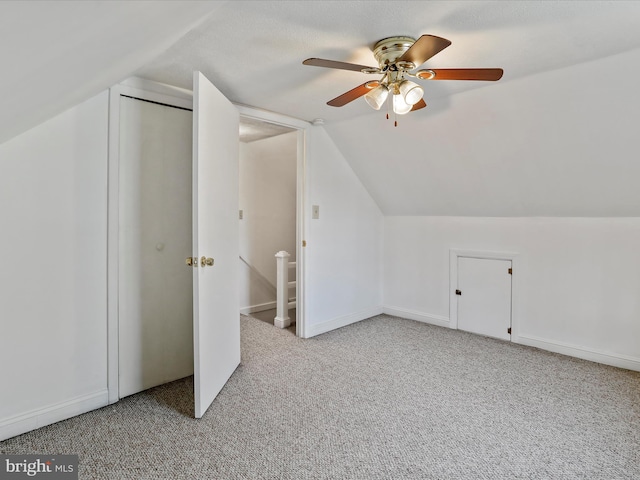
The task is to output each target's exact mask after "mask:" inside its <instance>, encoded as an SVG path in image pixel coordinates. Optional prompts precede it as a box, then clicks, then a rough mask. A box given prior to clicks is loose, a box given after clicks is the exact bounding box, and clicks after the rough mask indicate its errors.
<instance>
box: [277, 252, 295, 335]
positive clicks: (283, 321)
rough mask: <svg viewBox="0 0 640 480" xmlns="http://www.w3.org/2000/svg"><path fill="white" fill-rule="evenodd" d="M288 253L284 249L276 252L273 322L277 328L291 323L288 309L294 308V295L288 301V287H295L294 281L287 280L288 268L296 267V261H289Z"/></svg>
mask: <svg viewBox="0 0 640 480" xmlns="http://www.w3.org/2000/svg"><path fill="white" fill-rule="evenodd" d="M290 256H291V255H289V253H287V252H285V251H284V250H283V251H281V252H278V253H276V266H277V275H276V289H277V292H276V317H275V318H274V319H273V324H274V325H275V326H276V327H279V328H287V327H288V326H289V325H291V318H289V309H290V308H296V300H295V297H294V299H293V301H289V300H290V299H289V289H292V288H296V282H295V281H293V282H290V281H289V269H290V268H296V262H289V260H288V259H289V257H290Z"/></svg>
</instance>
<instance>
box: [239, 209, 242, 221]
mask: <svg viewBox="0 0 640 480" xmlns="http://www.w3.org/2000/svg"><path fill="white" fill-rule="evenodd" d="M242 216H243V213H242V210H240V212H239V213H238V218H239V219H240V220H242Z"/></svg>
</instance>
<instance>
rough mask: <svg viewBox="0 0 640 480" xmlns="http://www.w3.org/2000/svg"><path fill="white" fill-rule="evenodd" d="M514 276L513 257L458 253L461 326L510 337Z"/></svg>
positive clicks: (459, 327)
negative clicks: (503, 257)
mask: <svg viewBox="0 0 640 480" xmlns="http://www.w3.org/2000/svg"><path fill="white" fill-rule="evenodd" d="M511 279H512V261H511V260H505V259H497V258H475V257H465V256H458V257H457V286H456V290H455V294H456V298H457V320H458V329H459V330H465V331H468V332H472V333H477V334H480V335H486V336H488V337H495V338H500V339H502V340H511V293H512V289H511Z"/></svg>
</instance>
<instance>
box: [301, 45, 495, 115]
mask: <svg viewBox="0 0 640 480" xmlns="http://www.w3.org/2000/svg"><path fill="white" fill-rule="evenodd" d="M449 45H451V42H450V41H449V40H447V39H445V38H441V37H436V36H435V35H422V36H421V37H420V38H419V39H418V40H416V39H414V38H412V37H406V36H396V37H388V38H383V39H382V40H380V41H378V42H377V43H376V44H375V45H374V47H373V55H374V57H375V58H376V60H377V62H378V67H367V66H363V65H355V64H352V63H345V62H337V61H334V60H324V59H321V58H308V59H306V60H305V61H304V62H302V63H303V64H304V65H311V66H316V67H326V68H337V69H341V70H351V71H356V72H360V73H364V74H367V75H382V78H380V80H377V81H369V82H365V83H363V84H362V85H359V86H357V87H355V88H353V89H351V90H349V91H348V92H346V93H343V94H342V95H340V96H338V97H336V98H334V99H332V100H329V101H328V102H327V104H328V105H331V106H332V107H342V106H344V105H346V104H347V103H350V102H352V101H353V100H355V99H356V98H359V97H362V96H364V99H365V101H366V102H367V103H368V104H369V106H371V108H373V109H374V110H380V108H382V105H384V103H385V102H386V100H387V98H388V96H389V93H391V94H392V97H393V100H392V108H393V112H394V113H395V114H396V115H404V114H406V113H409V112H411V111H414V110H419V109H421V108H424V107H426V106H427V104H426V103H425V101H424V100H423V99H422V97H423V95H424V89H423V88H422V86H420V85H418V84H417V83H416V82H414V81H412V80H409V79H408V78H416V79H420V80H481V81H496V80H499V79H500V78H502V74H503V70H502V69H501V68H449V69H421V70H418V71H416V72H412V70H415V69H416V68H418V67H419V66H420V65H422V64H423V63H424V62H426V61H427V60H428V59H430V58H431V57H433V56H434V55H435V54H437V53H439V52H441V51H442V50H444V49H445V48H447V47H448V46H449ZM387 118H388V115H387ZM396 125H397V122H396Z"/></svg>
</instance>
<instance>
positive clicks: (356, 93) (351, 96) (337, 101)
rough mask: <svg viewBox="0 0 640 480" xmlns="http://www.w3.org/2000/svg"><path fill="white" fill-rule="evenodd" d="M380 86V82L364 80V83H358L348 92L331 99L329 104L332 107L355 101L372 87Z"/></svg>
mask: <svg viewBox="0 0 640 480" xmlns="http://www.w3.org/2000/svg"><path fill="white" fill-rule="evenodd" d="M377 86H378V82H364V83H363V84H362V85H358V86H357V87H356V88H352V89H351V90H349V91H348V92H345V93H343V94H342V95H340V96H339V97H336V98H334V99H333V100H329V101H328V102H327V105H331V106H332V107H342V106H344V105H346V104H347V103H349V102H353V101H354V100H355V99H356V98H360V97H361V96H363V95H365V94H366V93H367V92H370V91H371V89H372V88H375V87H377Z"/></svg>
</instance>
